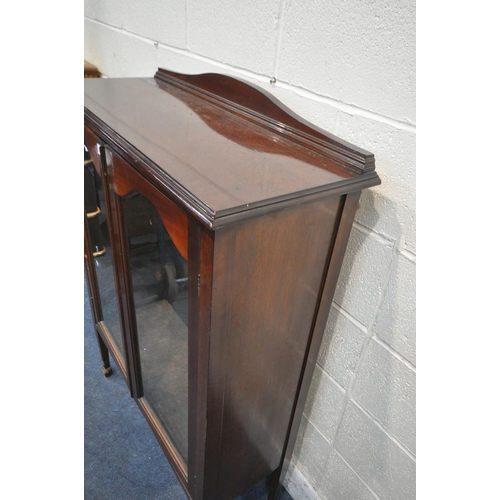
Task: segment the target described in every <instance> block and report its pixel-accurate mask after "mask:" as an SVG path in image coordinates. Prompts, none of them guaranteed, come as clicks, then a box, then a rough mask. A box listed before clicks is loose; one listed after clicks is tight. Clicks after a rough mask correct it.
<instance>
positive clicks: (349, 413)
mask: <svg viewBox="0 0 500 500" xmlns="http://www.w3.org/2000/svg"><path fill="white" fill-rule="evenodd" d="M334 446H335V449H336V450H337V452H338V453H339V454H340V455H341V456H342V458H343V459H344V460H345V461H346V462H347V463H348V464H349V466H350V467H351V468H352V469H353V470H354V471H355V472H356V474H357V475H358V476H359V477H360V478H361V479H362V480H363V481H364V483H366V484H367V485H368V486H369V487H370V489H371V490H372V491H373V492H374V493H375V494H376V495H377V496H378V497H379V498H381V499H384V500H402V499H404V500H415V498H416V492H415V489H416V477H415V476H416V463H415V460H414V459H412V458H411V457H410V456H409V455H408V454H407V453H406V452H405V451H403V450H402V449H401V448H400V447H399V446H398V445H397V444H396V443H395V442H394V440H393V439H391V438H390V437H389V436H388V435H387V434H386V433H385V432H384V431H383V430H382V429H381V428H380V427H379V426H377V425H376V424H375V422H374V421H373V420H372V419H371V418H370V417H368V416H367V415H366V414H365V413H364V412H363V411H362V410H361V409H360V408H358V407H357V406H356V405H355V404H354V403H353V402H352V401H351V402H350V403H349V404H348V406H347V408H346V412H345V415H344V417H343V419H342V423H341V426H340V429H339V434H338V436H337V439H336V441H335V443H334Z"/></svg>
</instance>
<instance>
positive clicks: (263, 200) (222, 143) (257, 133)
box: [85, 69, 379, 227]
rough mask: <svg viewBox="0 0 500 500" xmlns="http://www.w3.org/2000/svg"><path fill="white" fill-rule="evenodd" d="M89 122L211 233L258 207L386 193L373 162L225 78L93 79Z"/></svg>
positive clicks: (87, 105)
mask: <svg viewBox="0 0 500 500" xmlns="http://www.w3.org/2000/svg"><path fill="white" fill-rule="evenodd" d="M256 97H258V98H257V99H256ZM245 99H246V100H245ZM256 102H257V104H255V103H256ZM248 103H252V106H251V107H250V106H249V104H248ZM85 119H86V123H87V124H92V126H93V128H96V127H98V128H101V129H102V132H103V135H107V136H108V138H109V140H110V142H113V143H114V144H115V146H116V147H118V148H120V147H121V149H123V150H124V151H130V150H131V149H132V150H135V151H136V152H137V155H136V157H135V158H131V159H132V160H133V161H140V162H143V163H145V164H146V165H147V166H148V167H149V171H150V172H151V175H152V176H153V177H155V178H156V179H158V180H159V182H161V183H162V184H163V185H164V186H165V187H166V188H167V189H169V190H170V191H171V192H172V193H173V194H174V195H176V196H177V197H178V198H179V199H182V200H186V199H187V200H188V203H187V204H188V206H190V207H191V208H192V211H193V212H194V213H195V214H198V215H200V214H201V217H202V219H204V220H205V222H206V223H207V225H209V226H210V227H211V226H213V225H216V224H214V221H216V219H217V221H220V220H221V218H224V217H225V216H228V215H234V214H238V213H243V212H245V211H248V210H252V209H254V208H257V207H266V206H270V205H272V204H275V203H278V202H283V201H286V200H293V199H297V198H300V197H302V196H307V195H310V194H312V193H318V192H322V191H325V190H331V189H334V188H336V187H337V188H342V189H344V191H345V186H346V184H353V189H359V182H360V181H364V183H366V182H368V183H369V184H370V185H374V184H378V183H379V181H378V176H377V174H376V173H375V172H374V171H373V168H374V161H373V155H371V154H370V153H368V152H366V151H363V150H361V149H359V148H356V147H354V146H352V145H349V144H347V143H345V142H343V141H340V140H339V139H337V138H335V137H333V136H331V135H326V134H325V133H324V132H321V131H319V130H318V129H316V128H314V127H313V126H312V125H310V124H307V123H306V122H304V121H303V120H301V119H298V118H296V117H295V116H294V115H293V113H292V112H290V111H289V110H287V109H286V108H285V107H284V106H283V105H281V104H280V103H279V102H278V101H276V100H275V99H274V98H273V97H271V96H270V95H267V94H266V93H265V92H263V91H262V90H260V89H259V90H257V89H255V88H254V87H252V86H250V85H248V84H246V83H243V82H241V81H239V80H236V79H233V78H230V77H223V76H221V75H214V74H206V75H193V76H186V75H178V74H175V73H172V72H168V71H166V70H161V69H160V70H159V71H158V73H157V74H156V76H155V78H116V79H88V80H86V81H85ZM131 145H133V148H131V147H130V146H131ZM129 154H130V153H129ZM361 187H364V186H361Z"/></svg>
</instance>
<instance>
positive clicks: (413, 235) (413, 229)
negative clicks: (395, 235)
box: [404, 212, 417, 256]
mask: <svg viewBox="0 0 500 500" xmlns="http://www.w3.org/2000/svg"><path fill="white" fill-rule="evenodd" d="M404 248H405V250H406V251H408V252H410V253H412V254H413V255H415V256H416V255H417V215H416V213H415V212H413V214H412V216H411V218H410V222H409V224H408V227H407V228H406V231H405V247H404Z"/></svg>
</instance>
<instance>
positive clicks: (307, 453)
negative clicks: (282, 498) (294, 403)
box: [292, 416, 331, 487]
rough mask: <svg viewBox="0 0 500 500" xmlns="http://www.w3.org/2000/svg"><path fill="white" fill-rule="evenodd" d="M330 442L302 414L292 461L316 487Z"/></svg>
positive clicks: (326, 457)
mask: <svg viewBox="0 0 500 500" xmlns="http://www.w3.org/2000/svg"><path fill="white" fill-rule="evenodd" d="M330 448H331V444H330V443H329V442H328V441H327V440H326V439H325V438H324V436H322V435H321V433H320V432H318V430H317V429H316V428H315V427H314V425H312V424H311V423H310V422H309V420H308V419H307V417H305V416H303V417H302V421H301V424H300V428H299V432H298V435H297V440H296V441H295V447H294V449H293V456H292V462H293V463H294V464H295V466H296V467H297V468H298V469H299V470H300V471H301V472H302V474H303V475H304V477H305V478H306V479H307V481H309V483H310V484H311V485H312V486H314V487H316V485H317V484H318V481H319V479H320V477H321V475H322V473H323V468H324V466H325V463H326V460H327V459H328V454H329V453H330Z"/></svg>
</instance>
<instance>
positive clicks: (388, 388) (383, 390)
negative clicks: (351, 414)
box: [352, 340, 416, 455]
mask: <svg viewBox="0 0 500 500" xmlns="http://www.w3.org/2000/svg"><path fill="white" fill-rule="evenodd" d="M352 397H353V399H355V400H356V402H357V403H359V405H360V406H362V407H363V408H364V409H365V410H367V411H368V412H369V413H370V414H371V415H372V416H373V417H374V418H375V419H377V420H378V421H379V422H380V423H381V424H382V425H383V426H384V428H385V429H387V431H388V432H389V433H390V434H391V435H392V436H394V437H395V438H396V439H397V440H398V441H399V442H400V443H401V444H403V445H404V446H405V447H406V448H407V449H408V450H410V451H411V453H413V455H415V454H416V448H415V447H416V419H415V401H416V378H415V372H414V371H413V370H411V369H410V368H408V367H407V366H406V365H405V364H404V363H403V362H401V361H400V360H399V359H397V358H396V357H395V356H394V355H393V354H391V353H390V352H389V351H388V350H387V349H386V348H385V347H383V346H382V345H380V344H379V343H378V342H376V341H374V340H372V341H370V344H369V345H368V348H367V351H366V355H365V356H364V358H363V360H362V364H361V367H360V369H359V371H358V374H357V376H356V381H355V383H354V388H353V392H352Z"/></svg>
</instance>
